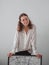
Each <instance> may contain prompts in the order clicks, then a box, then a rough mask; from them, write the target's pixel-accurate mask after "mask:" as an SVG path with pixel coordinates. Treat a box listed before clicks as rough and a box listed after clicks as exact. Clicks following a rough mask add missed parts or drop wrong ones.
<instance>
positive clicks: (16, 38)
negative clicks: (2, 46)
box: [11, 30, 18, 53]
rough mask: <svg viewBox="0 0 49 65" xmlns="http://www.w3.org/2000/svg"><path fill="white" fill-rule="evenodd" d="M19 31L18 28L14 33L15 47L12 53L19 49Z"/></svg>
mask: <svg viewBox="0 0 49 65" xmlns="http://www.w3.org/2000/svg"><path fill="white" fill-rule="evenodd" d="M17 48H18V31H17V30H16V32H15V35H14V41H13V47H12V51H11V52H12V53H15V51H16V52H17V51H18V49H17Z"/></svg>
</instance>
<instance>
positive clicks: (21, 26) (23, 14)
mask: <svg viewBox="0 0 49 65" xmlns="http://www.w3.org/2000/svg"><path fill="white" fill-rule="evenodd" d="M23 16H27V17H28V15H27V14H26V13H21V14H20V16H19V21H18V26H17V30H18V31H19V32H20V31H22V30H23V28H24V25H23V24H22V23H21V17H23ZM28 27H29V29H32V28H33V24H32V23H31V20H30V19H29V24H28Z"/></svg>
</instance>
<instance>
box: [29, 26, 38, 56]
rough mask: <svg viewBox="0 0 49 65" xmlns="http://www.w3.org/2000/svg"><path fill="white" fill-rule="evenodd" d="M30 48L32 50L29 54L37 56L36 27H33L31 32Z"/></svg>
mask: <svg viewBox="0 0 49 65" xmlns="http://www.w3.org/2000/svg"><path fill="white" fill-rule="evenodd" d="M31 36H32V37H31V41H30V43H31V48H32V53H31V54H34V55H37V53H38V52H37V47H36V26H35V25H34V26H33V31H32V35H31Z"/></svg>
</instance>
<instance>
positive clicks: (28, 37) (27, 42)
mask: <svg viewBox="0 0 49 65" xmlns="http://www.w3.org/2000/svg"><path fill="white" fill-rule="evenodd" d="M24 50H28V52H29V53H31V54H32V55H33V54H34V55H36V54H37V50H36V26H35V25H33V29H29V30H28V32H27V34H26V32H25V31H24V30H23V31H21V32H19V31H17V30H16V32H15V36H14V42H13V49H12V51H11V52H12V53H15V52H18V51H24Z"/></svg>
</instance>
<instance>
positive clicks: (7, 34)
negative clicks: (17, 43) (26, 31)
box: [0, 0, 49, 65]
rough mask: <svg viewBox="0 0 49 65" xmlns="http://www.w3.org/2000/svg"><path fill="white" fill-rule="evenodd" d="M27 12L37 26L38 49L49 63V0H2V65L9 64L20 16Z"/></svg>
mask: <svg viewBox="0 0 49 65" xmlns="http://www.w3.org/2000/svg"><path fill="white" fill-rule="evenodd" d="M22 12H25V13H27V14H28V15H29V17H30V19H31V20H32V22H33V23H34V24H35V25H36V27H37V50H38V51H39V53H41V54H42V55H43V65H49V50H48V47H49V30H48V28H49V0H0V65H7V53H8V52H9V51H10V50H11V49H12V44H13V37H14V33H15V31H16V25H17V21H18V16H19V14H20V13H22Z"/></svg>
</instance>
